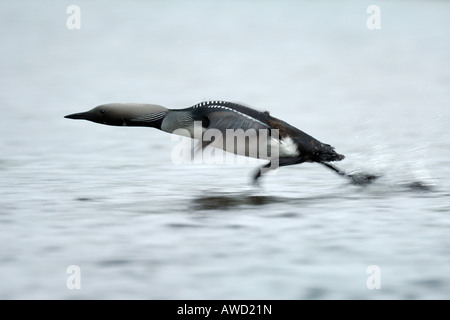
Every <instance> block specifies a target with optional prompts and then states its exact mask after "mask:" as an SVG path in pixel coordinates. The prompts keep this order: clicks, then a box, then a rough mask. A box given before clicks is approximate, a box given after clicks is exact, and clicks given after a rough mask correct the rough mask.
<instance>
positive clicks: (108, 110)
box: [64, 103, 168, 127]
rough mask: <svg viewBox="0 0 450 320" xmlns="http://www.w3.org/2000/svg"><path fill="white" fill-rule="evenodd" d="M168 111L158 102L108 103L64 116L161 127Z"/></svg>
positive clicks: (128, 124)
mask: <svg viewBox="0 0 450 320" xmlns="http://www.w3.org/2000/svg"><path fill="white" fill-rule="evenodd" d="M167 111H168V109H166V108H164V107H162V106H159V105H156V104H140V103H108V104H103V105H100V106H98V107H95V108H93V109H91V110H89V111H86V112H80V113H74V114H69V115H67V116H65V117H64V118H68V119H80V120H89V121H92V122H96V123H101V124H106V125H110V126H145V127H160V126H161V122H162V120H163V119H164V117H165V115H166V113H167Z"/></svg>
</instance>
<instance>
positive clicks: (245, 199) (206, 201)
mask: <svg viewBox="0 0 450 320" xmlns="http://www.w3.org/2000/svg"><path fill="white" fill-rule="evenodd" d="M287 199H288V198H283V197H276V196H256V195H247V194H227V195H213V196H205V197H198V198H195V199H194V200H193V201H192V202H193V209H195V210H219V209H220V210H227V209H231V208H234V207H237V206H245V205H249V206H262V205H267V204H273V203H279V202H284V201H287Z"/></svg>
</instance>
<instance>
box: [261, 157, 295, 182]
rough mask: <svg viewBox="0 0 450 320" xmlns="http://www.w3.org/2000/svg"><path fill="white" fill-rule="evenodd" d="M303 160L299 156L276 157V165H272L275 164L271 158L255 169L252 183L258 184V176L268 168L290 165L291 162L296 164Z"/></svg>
mask: <svg viewBox="0 0 450 320" xmlns="http://www.w3.org/2000/svg"><path fill="white" fill-rule="evenodd" d="M302 162H303V161H302V160H301V158H298V157H295V158H292V157H283V158H279V159H278V165H274V163H275V164H277V163H276V162H275V160H271V161H269V162H268V163H266V164H265V165H263V166H262V167H260V168H258V170H257V171H256V173H255V175H254V176H253V184H255V185H256V184H258V178H259V177H261V175H262V174H264V173H266V172H267V171H269V170H274V169H277V168H279V167H285V166H290V165H293V164H298V163H302Z"/></svg>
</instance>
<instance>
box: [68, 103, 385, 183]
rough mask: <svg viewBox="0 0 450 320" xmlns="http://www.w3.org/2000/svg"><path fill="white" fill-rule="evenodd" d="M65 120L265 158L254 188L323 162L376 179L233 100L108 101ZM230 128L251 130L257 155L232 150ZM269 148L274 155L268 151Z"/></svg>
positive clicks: (354, 178) (357, 179)
mask: <svg viewBox="0 0 450 320" xmlns="http://www.w3.org/2000/svg"><path fill="white" fill-rule="evenodd" d="M65 118H68V119H82V120H89V121H92V122H96V123H100V124H105V125H110V126H139V127H153V128H156V129H159V130H162V131H165V132H168V133H173V134H178V135H185V136H188V137H191V138H200V139H202V141H201V147H202V149H205V148H206V147H208V146H211V147H214V148H220V149H223V150H225V151H227V152H231V153H235V154H239V155H244V156H247V157H254V158H260V159H265V160H268V162H267V163H266V164H265V165H263V166H261V167H260V168H258V170H256V171H255V174H254V175H253V182H254V183H255V184H256V183H257V181H258V179H259V178H260V177H261V175H262V174H264V173H265V172H267V171H269V170H272V169H274V168H278V167H284V166H290V165H295V164H300V163H304V162H316V163H319V164H322V165H324V166H325V167H327V168H329V169H331V170H333V171H334V172H336V173H337V174H339V175H341V176H344V177H346V178H348V179H349V180H350V182H352V183H353V184H357V185H364V184H368V183H370V182H372V181H373V180H375V179H376V178H377V177H378V176H375V175H371V174H368V175H353V174H347V173H346V172H344V171H342V170H340V169H338V168H337V167H335V166H334V165H332V164H330V163H329V162H333V161H340V160H343V159H344V158H345V157H344V155H342V154H339V153H337V152H336V151H335V150H334V147H332V146H331V145H329V144H325V143H322V142H320V141H319V140H317V139H315V138H313V137H312V136H310V135H308V134H306V133H305V132H303V131H301V130H299V129H297V128H295V127H293V126H291V125H290V124H288V123H286V122H284V121H283V120H280V119H277V118H275V117H273V116H271V115H270V113H269V112H267V111H265V112H261V111H258V110H255V109H253V108H250V107H248V106H244V105H242V104H238V103H233V102H227V101H205V102H200V103H198V104H196V105H194V106H192V107H189V108H185V109H167V108H165V107H163V106H160V105H156V104H140V103H109V104H103V105H100V106H97V107H95V108H93V109H92V110H89V111H87V112H81V113H74V114H70V115H67V116H65ZM196 124H198V125H199V126H200V137H199V136H198V135H197V136H196V132H195V131H196V128H195V125H196ZM208 130H210V131H211V130H215V132H216V133H217V132H218V133H220V134H221V136H222V137H225V138H222V139H218V138H217V135H216V136H214V139H211V138H210V139H203V138H204V137H205V136H206V135H207V133H208ZM229 130H231V132H233V131H238V130H242V131H240V132H241V133H242V132H244V134H247V133H248V132H249V130H250V131H251V130H254V131H253V132H255V135H253V136H251V135H247V136H245V137H248V138H249V140H247V141H250V139H252V138H256V140H258V138H259V140H261V139H262V141H263V142H265V143H266V145H264V144H259V143H258V144H256V149H258V147H259V152H258V151H255V150H253V149H255V144H253V149H252V147H251V146H250V145H251V143H250V142H249V143H246V145H245V147H244V148H239V146H237V147H236V146H235V145H234V144H229V143H227V138H226V137H227V134H229V133H230V131H229ZM234 137H235V136H233V137H232V139H233V141H235V140H234ZM245 137H244V138H245ZM230 140H231V139H228V141H230ZM253 140H254V139H253ZM266 147H267V150H264V151H268V152H261V151H262V150H263V149H265V148H266ZM274 147H275V149H276V151H278V152H273V150H274ZM269 153H270V155H269Z"/></svg>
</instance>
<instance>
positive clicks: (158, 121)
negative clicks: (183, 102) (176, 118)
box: [124, 110, 169, 130]
mask: <svg viewBox="0 0 450 320" xmlns="http://www.w3.org/2000/svg"><path fill="white" fill-rule="evenodd" d="M168 112H169V110H167V111H160V112H153V113H148V114H145V115H141V116H138V117H135V118H132V119H129V120H127V121H124V126H130V127H151V128H156V129H159V130H161V125H162V122H163V120H164V118H165V117H166V115H167V113H168Z"/></svg>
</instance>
